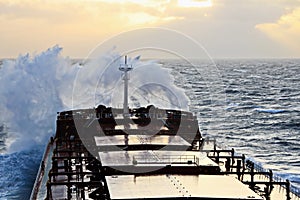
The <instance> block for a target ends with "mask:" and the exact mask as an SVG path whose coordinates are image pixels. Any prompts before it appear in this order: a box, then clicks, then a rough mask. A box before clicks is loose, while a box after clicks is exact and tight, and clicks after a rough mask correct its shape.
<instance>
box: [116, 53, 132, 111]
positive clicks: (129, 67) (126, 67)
mask: <svg viewBox="0 0 300 200" xmlns="http://www.w3.org/2000/svg"><path fill="white" fill-rule="evenodd" d="M132 69H133V68H132V65H128V64H127V55H126V56H125V64H121V65H120V67H119V70H120V71H122V72H124V75H123V80H124V102H123V115H124V116H128V115H129V107H128V80H129V76H128V73H127V72H129V71H131V70H132Z"/></svg>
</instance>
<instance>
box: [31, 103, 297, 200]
mask: <svg viewBox="0 0 300 200" xmlns="http://www.w3.org/2000/svg"><path fill="white" fill-rule="evenodd" d="M122 112H123V111H122V110H121V109H112V108H110V107H105V106H103V105H100V106H98V107H97V108H96V109H83V110H73V111H65V112H60V113H58V115H57V129H56V135H55V137H54V138H51V140H50V142H49V144H48V146H47V148H46V151H45V154H44V157H43V160H42V162H41V167H40V169H39V172H38V176H37V179H36V182H35V185H34V188H33V191H32V194H31V199H108V200H110V199H111V200H113V199H118V200H122V199H187V198H189V199H210V200H212V199H218V200H221V199H226V200H236V199H242V200H243V199H257V200H260V199H287V200H290V199H291V198H299V197H298V196H297V194H295V193H293V191H291V187H290V183H289V181H288V180H286V181H276V180H277V179H275V177H274V175H273V173H272V171H269V170H264V169H260V168H259V167H257V166H256V165H255V163H253V162H251V161H249V160H247V159H246V158H245V156H244V155H238V154H236V153H235V152H234V149H229V150H226V149H221V148H219V147H218V146H217V145H216V143H215V141H214V140H211V139H208V138H203V137H202V136H201V133H200V131H199V128H198V121H197V118H196V117H195V116H194V115H193V114H192V113H190V112H184V111H180V110H164V109H158V108H155V107H154V106H148V107H145V108H144V107H142V108H136V109H129V113H128V114H127V115H126V116H124V114H122Z"/></svg>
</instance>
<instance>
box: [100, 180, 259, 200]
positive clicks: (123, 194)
mask: <svg viewBox="0 0 300 200" xmlns="http://www.w3.org/2000/svg"><path fill="white" fill-rule="evenodd" d="M106 181H107V186H108V189H109V192H110V198H111V199H112V200H122V199H154V198H164V199H165V198H167V199H169V198H179V197H185V198H188V197H189V198H197V199H227V200H229V199H232V200H234V199H240V200H242V199H253V200H262V199H263V198H262V197H260V196H259V195H257V194H256V193H255V192H253V191H252V190H250V189H249V188H248V187H247V186H246V185H244V184H242V183H241V182H239V181H238V180H237V179H235V178H234V177H230V176H216V175H198V176H183V175H160V176H133V175H127V176H110V177H106Z"/></svg>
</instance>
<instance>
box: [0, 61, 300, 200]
mask: <svg viewBox="0 0 300 200" xmlns="http://www.w3.org/2000/svg"><path fill="white" fill-rule="evenodd" d="M162 63H163V65H164V67H166V68H169V69H172V72H171V73H172V74H173V75H174V77H175V84H176V85H178V86H179V87H181V88H183V89H184V90H185V93H186V94H187V96H188V97H189V98H190V110H191V111H193V112H195V113H197V116H198V120H199V125H200V129H201V131H202V135H204V136H205V137H214V138H216V139H217V141H218V142H219V144H220V145H222V146H225V147H229V148H235V149H236V151H237V152H238V153H240V154H246V156H247V157H250V158H251V159H253V160H255V161H257V162H258V163H260V164H261V165H262V166H264V167H265V168H269V169H273V171H274V173H276V174H277V175H278V176H280V177H282V179H286V178H288V179H290V180H291V182H292V184H293V185H294V186H295V188H296V189H300V60H296V59H295V60H292V59H286V60H283V59H280V60H279V59H278V60H276V59H275V60H254V59H253V60H250V59H249V60H215V61H214V62H207V61H203V62H201V61H194V62H193V65H190V64H189V63H185V62H178V61H162ZM0 71H1V69H0ZM0 115H5V113H0ZM53 124H54V123H53ZM39 131H40V132H43V131H44V132H48V129H46V128H45V130H43V129H42V130H39ZM7 132H9V127H6V128H5V127H4V128H3V127H2V128H1V127H0V149H1V152H2V154H0V199H28V198H29V196H30V193H31V189H32V185H33V183H34V180H35V176H36V172H37V170H38V167H39V164H40V160H41V157H42V155H43V151H44V148H45V146H46V144H45V145H44V146H43V145H40V146H33V147H31V148H29V149H26V150H22V151H19V152H15V153H6V152H5V141H9V140H10V138H9V136H8V134H7ZM24 145H26V144H24Z"/></svg>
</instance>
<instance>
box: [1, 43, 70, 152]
mask: <svg viewBox="0 0 300 200" xmlns="http://www.w3.org/2000/svg"><path fill="white" fill-rule="evenodd" d="M61 50H62V49H61V48H60V47H59V46H54V47H53V48H50V49H48V50H47V51H45V52H42V53H40V54H38V55H36V56H34V57H30V56H29V54H26V55H21V56H19V57H18V58H17V59H16V60H5V61H4V62H3V65H2V68H1V75H0V110H1V121H2V122H5V123H6V124H7V126H8V127H9V133H8V134H9V138H10V141H11V140H13V142H11V145H10V146H9V147H8V150H9V152H15V151H20V150H23V149H28V148H30V147H32V146H34V145H37V144H42V143H44V142H45V140H47V139H48V138H49V136H51V135H52V134H53V133H54V121H55V113H56V111H58V110H61V109H63V103H62V101H61V99H60V95H59V94H58V90H57V88H58V86H59V85H60V84H61V82H62V81H61V80H62V79H61V76H58V71H60V70H61V69H65V68H68V67H70V60H68V59H65V58H63V57H62V56H61V55H60V52H61Z"/></svg>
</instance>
